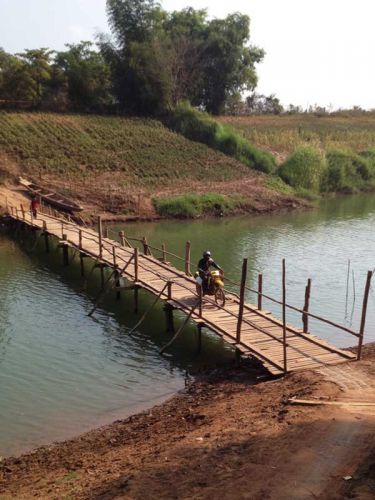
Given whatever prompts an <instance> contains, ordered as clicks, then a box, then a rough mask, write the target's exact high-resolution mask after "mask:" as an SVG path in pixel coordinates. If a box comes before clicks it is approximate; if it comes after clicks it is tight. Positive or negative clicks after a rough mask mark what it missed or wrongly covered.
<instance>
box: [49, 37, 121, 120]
mask: <svg viewBox="0 0 375 500" xmlns="http://www.w3.org/2000/svg"><path fill="white" fill-rule="evenodd" d="M66 47H67V48H68V50H67V51H64V52H58V53H57V55H56V58H55V65H54V66H55V68H56V69H59V70H60V71H62V72H63V74H64V75H65V78H66V81H67V89H68V90H67V91H68V96H69V100H70V103H71V106H72V107H73V109H75V110H83V111H92V110H103V109H104V108H105V107H107V106H109V105H110V104H112V103H113V96H112V93H111V90H112V83H111V78H110V76H111V75H110V68H109V65H108V64H107V63H106V61H105V60H104V57H103V56H102V54H101V53H99V52H98V51H95V50H93V47H94V44H93V43H91V42H85V41H82V42H80V43H77V44H67V45H66Z"/></svg>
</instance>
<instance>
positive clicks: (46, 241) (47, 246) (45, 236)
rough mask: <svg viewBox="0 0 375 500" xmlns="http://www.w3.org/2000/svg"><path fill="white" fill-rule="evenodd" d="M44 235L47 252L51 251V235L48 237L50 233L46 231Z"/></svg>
mask: <svg viewBox="0 0 375 500" xmlns="http://www.w3.org/2000/svg"><path fill="white" fill-rule="evenodd" d="M43 236H44V246H45V249H46V253H49V237H48V233H44V234H43Z"/></svg>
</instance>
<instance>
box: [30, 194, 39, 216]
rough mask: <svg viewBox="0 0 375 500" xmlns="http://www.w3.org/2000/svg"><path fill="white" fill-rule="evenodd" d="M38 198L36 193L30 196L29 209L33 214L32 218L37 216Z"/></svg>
mask: <svg viewBox="0 0 375 500" xmlns="http://www.w3.org/2000/svg"><path fill="white" fill-rule="evenodd" d="M39 205H40V203H39V200H38V197H37V195H36V194H34V195H33V197H32V198H31V203H30V211H31V213H32V214H33V217H34V219H36V218H37V217H38V210H39Z"/></svg>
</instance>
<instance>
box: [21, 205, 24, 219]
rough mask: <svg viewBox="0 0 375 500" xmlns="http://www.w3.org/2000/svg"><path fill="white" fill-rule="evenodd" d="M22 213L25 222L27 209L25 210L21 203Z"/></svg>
mask: <svg viewBox="0 0 375 500" xmlns="http://www.w3.org/2000/svg"><path fill="white" fill-rule="evenodd" d="M21 212H22V218H23V220H25V209H24V208H23V205H22V203H21Z"/></svg>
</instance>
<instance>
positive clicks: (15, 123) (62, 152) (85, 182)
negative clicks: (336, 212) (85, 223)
mask: <svg viewBox="0 0 375 500" xmlns="http://www.w3.org/2000/svg"><path fill="white" fill-rule="evenodd" d="M0 126H1V128H2V135H1V137H0V185H1V184H4V183H7V182H8V183H11V184H16V181H17V179H18V177H19V176H22V177H25V178H29V179H31V180H33V181H35V182H37V183H40V184H41V185H43V186H46V187H48V188H49V189H51V190H52V191H53V190H55V191H57V192H59V193H61V194H63V195H64V196H67V197H69V198H72V199H73V200H75V201H77V202H78V203H79V204H80V205H82V206H83V207H84V214H83V215H84V217H87V218H88V219H89V218H90V217H91V216H96V215H98V214H103V215H104V216H105V217H106V218H107V219H108V220H117V221H120V220H121V221H123V220H150V219H153V220H154V219H157V218H158V217H159V216H161V215H162V216H165V215H166V216H176V217H182V218H183V217H193V218H198V217H205V216H222V215H223V216H225V215H238V214H258V213H278V212H280V211H288V210H292V209H294V208H297V207H300V206H304V202H303V201H301V200H299V199H298V198H297V197H296V196H295V195H294V192H293V190H289V192H281V191H280V190H278V189H275V188H274V186H272V185H269V184H268V182H267V181H268V176H267V175H264V174H261V173H259V172H257V171H256V170H254V169H252V168H250V167H249V166H247V165H244V164H243V163H241V162H240V161H238V160H236V159H235V158H233V157H231V156H227V155H226V154H223V153H221V152H220V151H216V150H215V149H212V148H210V147H208V146H206V145H205V144H201V143H199V142H194V141H192V140H189V139H186V138H185V137H183V136H182V135H180V134H177V133H174V132H172V131H171V130H170V129H169V128H168V127H166V126H165V125H163V123H161V122H160V121H157V120H152V119H141V118H121V117H108V116H107V117H106V116H99V115H98V116H88V115H86V116H85V115H61V114H53V113H44V114H43V113H3V114H1V116H0ZM207 195H209V199H208V198H207ZM191 196H194V197H196V198H198V200H195V202H194V203H192V202H191V199H190V200H188V199H187V198H188V197H191ZM181 197H182V198H183V203H182V205H181V200H179V201H180V206H182V208H183V209H182V210H180V211H178V212H177V213H173V212H172V213H171V211H166V210H165V209H164V210H163V207H165V204H166V203H168V202H169V201H170V200H175V199H176V198H181ZM173 203H175V201H173ZM192 204H195V206H194V207H193V209H191V206H192Z"/></svg>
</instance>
